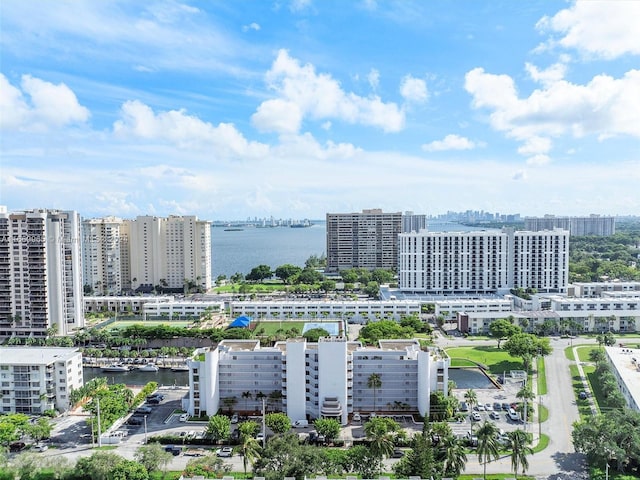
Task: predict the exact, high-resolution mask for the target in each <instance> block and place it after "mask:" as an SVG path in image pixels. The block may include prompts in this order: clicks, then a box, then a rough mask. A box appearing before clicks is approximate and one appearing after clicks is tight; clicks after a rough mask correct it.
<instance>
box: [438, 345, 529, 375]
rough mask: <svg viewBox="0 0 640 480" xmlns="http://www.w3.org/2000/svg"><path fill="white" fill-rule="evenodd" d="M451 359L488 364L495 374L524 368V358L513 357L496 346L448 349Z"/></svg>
mask: <svg viewBox="0 0 640 480" xmlns="http://www.w3.org/2000/svg"><path fill="white" fill-rule="evenodd" d="M446 352H447V354H448V355H449V357H451V361H452V362H453V361H454V359H455V360H456V361H458V360H457V359H462V360H464V359H466V360H471V361H472V362H476V363H479V364H482V365H486V367H487V368H488V369H489V371H490V372H491V373H493V374H495V375H500V374H503V373H504V372H510V371H511V370H522V360H520V359H519V358H517V357H512V356H511V355H509V354H508V353H507V352H505V351H504V350H500V349H498V347H494V346H484V345H483V346H477V347H453V348H448V349H447V350H446Z"/></svg>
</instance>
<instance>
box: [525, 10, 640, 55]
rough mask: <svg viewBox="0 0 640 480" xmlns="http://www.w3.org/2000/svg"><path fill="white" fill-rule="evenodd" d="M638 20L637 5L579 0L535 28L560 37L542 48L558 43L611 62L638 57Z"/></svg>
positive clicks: (639, 36)
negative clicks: (622, 57)
mask: <svg viewBox="0 0 640 480" xmlns="http://www.w3.org/2000/svg"><path fill="white" fill-rule="evenodd" d="M639 18H640V2H636V1H616V2H612V1H584V0H580V1H577V2H575V3H574V4H573V5H572V6H571V7H569V8H566V9H564V10H560V11H559V12H558V13H556V14H555V15H554V16H553V17H548V16H545V17H543V18H542V19H540V21H539V22H538V23H537V24H536V28H538V30H540V31H542V32H548V31H550V32H553V33H558V34H560V38H559V39H551V40H550V41H549V42H548V43H547V44H546V45H543V47H547V46H554V45H556V44H557V45H560V46H562V47H564V48H572V49H576V50H578V51H581V52H584V53H586V54H589V55H593V56H597V57H601V58H606V59H611V58H616V57H619V56H621V55H624V54H633V55H638V54H640V29H638V19H639Z"/></svg>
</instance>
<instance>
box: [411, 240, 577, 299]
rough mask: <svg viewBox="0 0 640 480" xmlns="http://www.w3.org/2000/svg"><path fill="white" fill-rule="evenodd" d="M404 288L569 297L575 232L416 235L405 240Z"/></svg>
mask: <svg viewBox="0 0 640 480" xmlns="http://www.w3.org/2000/svg"><path fill="white" fill-rule="evenodd" d="M399 237H400V268H399V288H400V289H401V290H403V291H406V292H415V293H435V294H485V293H506V292H508V291H509V290H510V289H512V288H534V289H536V290H537V291H538V292H547V293H566V291H567V283H568V280H569V232H568V231H567V230H560V229H556V230H553V231H542V232H528V231H514V230H513V229H503V230H502V231H472V232H427V231H421V232H417V233H416V232H414V233H403V234H400V236H399Z"/></svg>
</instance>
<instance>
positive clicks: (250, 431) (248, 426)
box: [238, 420, 260, 437]
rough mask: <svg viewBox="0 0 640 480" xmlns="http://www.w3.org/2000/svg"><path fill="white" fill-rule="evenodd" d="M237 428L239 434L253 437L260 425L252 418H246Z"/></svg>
mask: <svg viewBox="0 0 640 480" xmlns="http://www.w3.org/2000/svg"><path fill="white" fill-rule="evenodd" d="M238 430H240V436H243V435H244V436H249V437H255V436H256V435H257V434H258V432H259V431H260V425H258V422H255V421H253V420H247V421H246V422H242V423H241V424H240V425H239V426H238Z"/></svg>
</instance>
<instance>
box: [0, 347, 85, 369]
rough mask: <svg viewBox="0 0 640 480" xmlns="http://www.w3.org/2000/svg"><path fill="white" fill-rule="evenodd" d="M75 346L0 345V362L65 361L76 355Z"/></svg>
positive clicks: (25, 363) (41, 362) (30, 363)
mask: <svg viewBox="0 0 640 480" xmlns="http://www.w3.org/2000/svg"><path fill="white" fill-rule="evenodd" d="M78 353H79V350H78V349H77V348H63V347H0V364H4V365H42V364H49V363H53V362H60V361H67V360H69V359H71V358H72V357H74V356H75V355H77V354H78Z"/></svg>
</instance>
